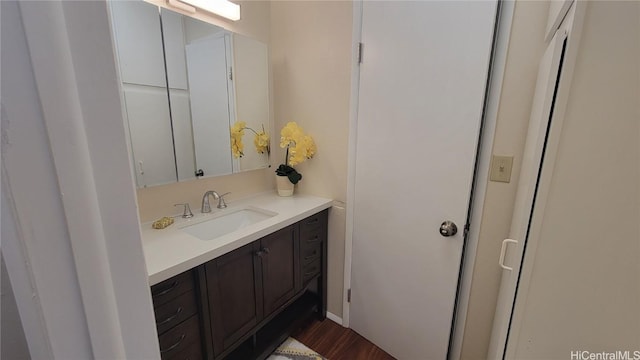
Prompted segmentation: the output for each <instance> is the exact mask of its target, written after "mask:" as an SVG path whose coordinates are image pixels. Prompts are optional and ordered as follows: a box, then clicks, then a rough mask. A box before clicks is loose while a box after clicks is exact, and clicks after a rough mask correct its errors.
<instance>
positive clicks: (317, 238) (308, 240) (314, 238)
mask: <svg viewBox="0 0 640 360" xmlns="http://www.w3.org/2000/svg"><path fill="white" fill-rule="evenodd" d="M319 240H320V237H319V236H318V235H316V236H314V237H312V238H311V239H307V242H308V243H314V242H318V241H319Z"/></svg>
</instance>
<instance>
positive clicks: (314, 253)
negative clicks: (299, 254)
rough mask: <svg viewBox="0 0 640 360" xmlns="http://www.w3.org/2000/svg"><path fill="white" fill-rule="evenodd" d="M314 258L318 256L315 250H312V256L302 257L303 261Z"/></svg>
mask: <svg viewBox="0 0 640 360" xmlns="http://www.w3.org/2000/svg"><path fill="white" fill-rule="evenodd" d="M316 256H318V251H317V250H314V251H313V254H311V255H309V256H305V257H304V261H308V260H311V259H313V258H314V257H316Z"/></svg>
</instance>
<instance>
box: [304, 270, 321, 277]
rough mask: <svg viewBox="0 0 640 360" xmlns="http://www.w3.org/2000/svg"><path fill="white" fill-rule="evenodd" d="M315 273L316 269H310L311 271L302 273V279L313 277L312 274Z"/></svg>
mask: <svg viewBox="0 0 640 360" xmlns="http://www.w3.org/2000/svg"><path fill="white" fill-rule="evenodd" d="M317 272H318V269H316V268H313V269H311V271H307V272H306V273H304V277H307V276H311V275H313V274H315V273H317Z"/></svg>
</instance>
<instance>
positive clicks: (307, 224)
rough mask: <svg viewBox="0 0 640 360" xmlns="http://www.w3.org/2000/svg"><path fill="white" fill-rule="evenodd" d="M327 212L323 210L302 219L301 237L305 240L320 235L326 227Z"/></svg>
mask: <svg viewBox="0 0 640 360" xmlns="http://www.w3.org/2000/svg"><path fill="white" fill-rule="evenodd" d="M326 223H327V212H326V211H322V212H319V213H317V214H315V215H311V216H309V217H308V218H306V219H304V220H301V221H300V237H301V238H300V239H301V240H302V241H304V240H305V239H306V238H308V237H313V236H314V235H316V234H317V235H320V234H322V233H323V232H324V229H326Z"/></svg>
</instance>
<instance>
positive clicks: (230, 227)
mask: <svg viewBox="0 0 640 360" xmlns="http://www.w3.org/2000/svg"><path fill="white" fill-rule="evenodd" d="M276 215H277V214H276V213H274V212H271V211H267V210H263V209H258V208H245V209H238V210H231V211H229V212H226V210H224V211H222V212H220V213H219V215H218V214H216V215H215V217H214V218H212V219H209V220H205V221H202V222H199V223H197V224H193V225H188V226H185V227H183V228H182V231H184V232H186V233H187V234H189V235H192V236H195V237H197V238H198V239H200V240H213V239H215V238H218V237H220V236H223V235H226V234H229V233H232V232H234V231H236V230H240V229H242V228H245V227H247V226H249V225H253V224H255V223H258V222H260V221H263V220H267V219H269V218H271V217H274V216H276Z"/></svg>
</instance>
